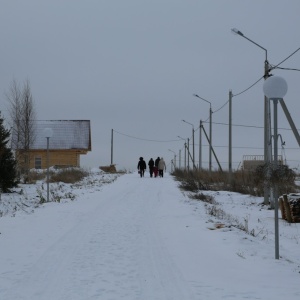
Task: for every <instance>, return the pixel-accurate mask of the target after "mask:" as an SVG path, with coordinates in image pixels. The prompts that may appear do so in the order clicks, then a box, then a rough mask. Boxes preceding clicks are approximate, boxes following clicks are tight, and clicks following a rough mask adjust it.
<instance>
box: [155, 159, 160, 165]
mask: <svg viewBox="0 0 300 300" xmlns="http://www.w3.org/2000/svg"><path fill="white" fill-rule="evenodd" d="M159 160H160V158H159V157H158V158H157V159H156V160H155V167H158V163H159Z"/></svg>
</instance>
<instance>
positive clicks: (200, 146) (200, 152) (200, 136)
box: [199, 120, 202, 171]
mask: <svg viewBox="0 0 300 300" xmlns="http://www.w3.org/2000/svg"><path fill="white" fill-rule="evenodd" d="M199 170H200V171H202V120H200V128H199Z"/></svg>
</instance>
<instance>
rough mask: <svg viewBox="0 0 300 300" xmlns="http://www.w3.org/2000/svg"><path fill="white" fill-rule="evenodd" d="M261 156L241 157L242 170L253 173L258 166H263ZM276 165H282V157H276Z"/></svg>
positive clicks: (262, 157)
mask: <svg viewBox="0 0 300 300" xmlns="http://www.w3.org/2000/svg"><path fill="white" fill-rule="evenodd" d="M264 164H265V161H264V156H263V155H244V156H243V169H244V170H246V171H254V170H255V169H256V168H257V167H258V166H260V165H264ZM278 164H279V165H282V164H283V160H282V155H278Z"/></svg>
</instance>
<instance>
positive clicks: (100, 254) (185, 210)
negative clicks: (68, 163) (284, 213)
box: [0, 170, 300, 300]
mask: <svg viewBox="0 0 300 300" xmlns="http://www.w3.org/2000/svg"><path fill="white" fill-rule="evenodd" d="M20 188H22V189H23V194H22V195H20V194H3V195H2V199H1V203H0V211H2V212H3V216H2V217H1V218H0V232H1V234H0V251H1V256H0V266H1V268H0V299H5V300H10V299H11V300H18V299H22V300H27V299H30V300H34V299H38V300H43V299H45V300H46V299H47V300H52V299H55V300H69V299H70V300H71V299H72V300H77V299H80V300H87V299H101V300H109V299H111V300H116V299H118V300H119V299H128V300H129V299H130V300H134V299H136V300H141V299H142V300H147V299H149V300H164V299H170V300H171V299H172V300H183V299H204V300H210V299H213V300H219V299H264V300H268V299H272V300H277V299H280V300H282V299H289V300H293V299H300V298H299V297H300V285H299V280H300V256H299V242H300V224H288V223H286V221H284V220H282V219H280V220H279V221H280V222H279V226H280V259H279V260H276V259H275V247H274V211H273V210H268V209H267V208H265V207H264V206H262V205H261V203H262V198H257V197H251V196H248V195H241V194H238V193H231V192H225V191H220V192H212V191H207V192H203V193H206V194H209V195H212V196H213V197H214V199H215V201H216V202H217V203H218V205H217V206H216V207H217V210H218V212H219V218H216V217H214V216H212V215H210V214H209V211H210V208H211V207H212V206H211V204H208V203H205V202H202V201H197V200H194V199H190V198H189V197H188V194H187V193H185V192H182V191H181V190H180V189H179V188H178V182H177V181H175V180H174V178H173V177H172V176H170V175H169V174H168V173H166V174H165V177H164V178H149V175H148V174H146V175H145V177H144V178H140V177H139V176H138V174H137V173H132V174H125V175H112V174H105V173H103V172H101V171H96V170H93V172H91V175H90V176H89V178H86V179H85V180H84V181H83V182H82V183H81V184H76V185H68V184H63V183H59V184H51V185H50V188H51V189H55V190H56V191H57V195H59V197H58V198H59V199H60V202H50V203H45V204H42V205H38V201H39V196H38V194H37V190H39V191H40V192H41V193H45V187H44V183H43V182H38V183H37V184H36V185H26V186H25V185H22V186H21V187H20ZM70 195H72V197H70ZM72 199H73V200H72ZM25 200H26V201H25ZM24 203H25V204H26V205H27V206H25V205H24ZM217 227H220V228H217ZM237 227H240V228H244V230H241V229H238V228H237Z"/></svg>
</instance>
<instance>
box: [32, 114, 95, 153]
mask: <svg viewBox="0 0 300 300" xmlns="http://www.w3.org/2000/svg"><path fill="white" fill-rule="evenodd" d="M46 128H51V129H52V132H53V135H52V137H50V138H49V149H52V150H70V149H80V150H88V151H90V150H91V126H90V121H89V120H47V121H35V122H34V135H35V138H34V142H33V145H31V147H30V148H31V149H33V150H38V149H43V150H44V149H46V148H47V139H46V136H45V129H46Z"/></svg>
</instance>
